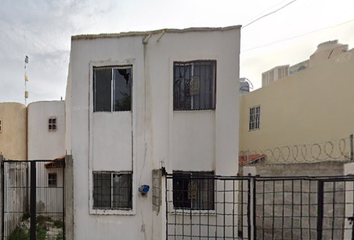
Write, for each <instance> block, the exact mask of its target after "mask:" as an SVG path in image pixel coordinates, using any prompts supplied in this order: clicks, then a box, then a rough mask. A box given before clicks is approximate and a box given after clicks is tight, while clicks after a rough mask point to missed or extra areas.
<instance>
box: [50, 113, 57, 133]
mask: <svg viewBox="0 0 354 240" xmlns="http://www.w3.org/2000/svg"><path fill="white" fill-rule="evenodd" d="M56 130H57V118H55V117H51V118H49V120H48V131H49V132H55V131H56Z"/></svg>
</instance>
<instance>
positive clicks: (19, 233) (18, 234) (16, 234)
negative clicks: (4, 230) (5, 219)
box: [8, 227, 30, 240]
mask: <svg viewBox="0 0 354 240" xmlns="http://www.w3.org/2000/svg"><path fill="white" fill-rule="evenodd" d="M18 239H21V240H30V238H29V235H27V234H26V232H25V230H23V229H22V228H19V227H17V228H16V229H15V230H14V231H13V232H12V233H11V234H10V236H9V238H8V240H18Z"/></svg>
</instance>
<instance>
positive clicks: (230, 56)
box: [66, 27, 240, 239]
mask: <svg viewBox="0 0 354 240" xmlns="http://www.w3.org/2000/svg"><path fill="white" fill-rule="evenodd" d="M160 33H161V32H154V34H153V35H152V37H151V38H150V40H149V42H148V44H147V45H143V44H142V40H143V37H144V34H141V33H140V34H126V35H124V34H123V35H106V36H104V35H103V36H102V35H101V36H78V37H73V39H72V46H71V56H70V71H69V77H68V87H67V95H66V96H67V98H66V99H67V102H66V111H70V114H68V113H67V115H66V116H67V118H70V119H67V121H66V122H67V123H68V122H71V127H70V129H69V128H67V136H66V144H67V146H66V148H67V150H71V151H72V155H73V159H74V192H75V198H74V208H75V213H74V214H75V215H74V219H75V239H107V237H112V238H114V237H117V236H124V238H125V239H162V238H164V237H165V236H164V233H165V232H164V219H165V212H164V211H163V207H162V210H161V211H160V213H159V215H156V214H155V213H154V212H153V211H152V200H151V193H148V194H147V196H144V197H142V196H141V195H140V194H139V193H138V190H137V189H138V187H139V186H140V185H142V184H148V185H150V186H151V181H152V180H151V173H152V169H158V168H160V167H161V166H165V167H166V169H167V171H168V172H170V173H172V171H173V170H188V171H200V170H208V171H212V170H213V171H215V172H216V174H220V175H236V173H237V171H238V163H237V159H238V124H239V119H238V116H239V115H238V110H239V109H238V106H239V103H238V89H239V88H238V84H239V83H238V81H237V79H238V78H239V50H240V48H239V47H240V32H239V27H231V28H226V29H214V30H213V29H202V30H200V29H199V30H185V31H178V30H167V32H166V34H165V35H164V36H163V37H162V38H161V40H160V41H157V40H158V38H159V37H160ZM147 34H148V33H146V35H147ZM191 60H216V61H217V71H216V72H217V76H216V84H217V86H216V89H217V93H216V109H215V110H207V111H188V112H177V111H173V62H174V61H191ZM119 65H131V66H132V69H133V70H132V71H133V90H132V111H131V112H114V113H93V108H92V99H93V98H92V75H93V74H92V72H93V70H92V69H93V67H95V66H119ZM235 79H236V80H235ZM74 109H75V111H74ZM129 120H130V121H129ZM129 133H130V136H131V138H130V139H129V137H128V134H129ZM107 141H110V143H108V144H105V143H106V142H107ZM119 145H121V146H119ZM97 170H105V171H122V170H132V171H133V210H132V211H128V212H121V211H113V210H110V211H93V210H92V207H91V206H92V201H90V200H92V171H97ZM127 214H129V215H127Z"/></svg>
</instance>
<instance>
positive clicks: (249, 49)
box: [241, 19, 354, 52]
mask: <svg viewBox="0 0 354 240" xmlns="http://www.w3.org/2000/svg"><path fill="white" fill-rule="evenodd" d="M353 21H354V19H352V20H349V21H346V22H342V23H339V24H337V25H333V26H329V27H325V28H320V29H317V30H314V31H311V32H307V33H303V34H300V35H297V36H293V37H289V38H284V39H281V40H278V41H275V42H272V43H268V44H264V45H260V46H257V47H253V48H247V49H245V50H241V52H247V51H251V50H254V49H258V48H263V47H267V46H270V45H273V44H276V43H279V42H284V41H288V40H291V39H294V38H299V37H302V36H306V35H309V34H312V33H316V32H320V31H323V30H326V29H330V28H335V27H339V26H341V25H344V24H347V23H350V22H353Z"/></svg>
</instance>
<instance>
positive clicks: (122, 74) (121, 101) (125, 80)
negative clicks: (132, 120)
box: [113, 68, 132, 111]
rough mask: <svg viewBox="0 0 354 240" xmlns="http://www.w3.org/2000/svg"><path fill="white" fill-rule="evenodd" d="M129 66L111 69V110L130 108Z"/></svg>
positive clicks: (130, 79)
mask: <svg viewBox="0 0 354 240" xmlns="http://www.w3.org/2000/svg"><path fill="white" fill-rule="evenodd" d="M131 74H132V73H131V68H115V69H113V81H114V83H113V84H114V93H113V94H114V95H113V111H130V110H131V104H132V103H131V93H132V76H131Z"/></svg>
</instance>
